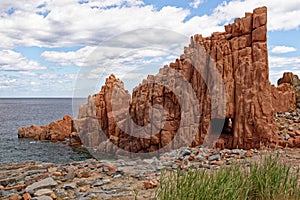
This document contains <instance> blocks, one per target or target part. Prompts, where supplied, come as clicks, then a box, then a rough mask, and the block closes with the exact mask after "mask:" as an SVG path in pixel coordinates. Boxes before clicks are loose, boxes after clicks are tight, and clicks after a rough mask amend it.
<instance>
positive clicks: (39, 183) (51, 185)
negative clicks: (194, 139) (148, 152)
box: [0, 146, 300, 200]
mask: <svg viewBox="0 0 300 200" xmlns="http://www.w3.org/2000/svg"><path fill="white" fill-rule="evenodd" d="M270 152H271V153H275V154H280V155H281V158H283V159H286V160H287V161H286V163H289V164H291V165H292V166H294V167H293V168H292V169H296V167H297V166H299V163H300V156H299V155H300V154H299V153H300V151H299V149H288V148H287V149H284V150H276V151H274V150H272V151H268V150H248V151H245V150H241V149H233V150H228V149H224V150H221V151H218V150H212V149H207V148H202V147H201V146H199V147H195V148H189V147H186V148H181V149H178V150H173V151H171V152H169V153H165V154H163V155H161V156H160V157H159V158H157V157H153V158H151V159H134V160H125V159H116V160H101V161H97V160H95V159H89V160H85V161H81V162H74V163H68V164H53V163H42V162H35V161H27V162H23V163H7V164H2V165H0V199H9V200H21V199H24V200H29V199H32V200H34V199H35V200H52V199H54V200H55V199H57V200H60V199H74V200H75V199H76V200H77V199H79V200H90V199H124V200H125V199H151V198H153V199H155V194H156V193H155V192H156V187H157V186H158V184H159V179H160V175H161V173H162V170H163V169H165V170H177V169H180V170H193V169H208V170H213V169H218V168H220V167H223V166H230V165H232V164H234V163H235V164H240V165H242V166H244V167H248V166H249V163H250V162H251V161H259V160H261V158H262V156H263V155H266V154H269V153H270Z"/></svg>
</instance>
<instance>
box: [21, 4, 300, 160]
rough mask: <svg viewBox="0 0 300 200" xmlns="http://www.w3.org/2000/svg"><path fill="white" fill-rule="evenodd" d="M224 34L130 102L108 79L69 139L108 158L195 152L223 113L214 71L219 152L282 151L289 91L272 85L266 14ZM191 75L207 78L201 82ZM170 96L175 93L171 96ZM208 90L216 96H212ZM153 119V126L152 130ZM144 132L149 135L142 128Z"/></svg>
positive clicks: (151, 80)
mask: <svg viewBox="0 0 300 200" xmlns="http://www.w3.org/2000/svg"><path fill="white" fill-rule="evenodd" d="M225 30H226V31H225V32H222V33H220V32H218V33H213V34H212V36H211V37H206V38H204V37H202V36H201V35H195V36H193V37H192V38H191V42H190V45H189V46H188V47H185V48H184V54H183V55H181V56H180V58H179V59H177V60H176V62H175V63H170V65H168V66H165V67H163V68H161V69H160V70H159V73H158V74H157V75H155V76H148V78H147V79H146V80H144V81H143V83H142V84H141V85H139V86H138V87H136V88H135V89H134V91H133V94H132V97H130V94H129V93H128V92H127V91H126V90H125V89H124V85H123V83H122V82H121V81H120V80H119V79H117V78H116V77H115V76H114V75H111V76H110V77H108V78H107V80H106V83H105V85H104V86H103V87H102V89H101V91H100V92H99V93H98V94H94V95H92V96H90V97H89V98H88V103H87V104H85V105H82V106H81V107H80V111H79V116H78V119H77V120H74V121H73V123H69V124H68V125H69V126H70V127H69V130H70V132H69V133H70V134H71V133H72V132H73V134H74V135H75V137H74V138H76V137H77V139H78V135H79V136H80V139H81V141H82V143H83V144H84V145H86V146H89V147H94V148H95V147H96V148H97V149H98V150H99V151H101V152H112V153H114V154H122V153H123V152H138V153H148V152H154V151H157V150H161V149H162V148H166V150H168V149H171V148H179V147H180V146H182V145H183V144H185V145H192V146H197V145H201V144H203V143H204V142H205V140H206V136H207V135H208V134H211V133H212V132H214V126H215V125H216V124H218V120H219V121H220V119H221V118H222V114H220V113H219V112H218V111H219V110H221V111H222V109H223V108H222V107H221V108H216V107H213V105H216V102H218V101H217V100H216V99H215V98H212V94H211V93H210V92H211V91H209V89H211V88H210V86H214V85H217V82H218V81H220V80H215V79H216V77H213V76H212V75H211V74H209V72H210V71H211V69H212V68H213V67H214V66H213V65H212V63H215V65H216V68H217V70H218V72H219V74H221V81H222V82H223V84H224V87H225V94H224V95H225V97H226V105H225V106H224V107H225V108H224V109H223V110H224V118H225V124H224V128H223V130H222V129H221V131H222V134H221V136H220V138H219V139H218V142H217V147H219V148H244V149H250V148H259V147H260V145H261V144H265V145H270V146H274V147H275V146H276V145H279V144H282V143H279V138H278V134H277V129H276V125H275V118H274V116H275V113H277V112H286V111H289V110H290V109H294V108H295V105H296V103H295V98H294V97H295V91H294V90H293V87H292V86H290V85H289V84H285V85H282V86H279V87H278V88H276V87H274V86H271V84H270V81H269V66H268V51H267V50H268V49H267V8H266V7H261V8H257V9H255V10H254V11H253V14H252V13H246V15H245V17H243V18H238V19H236V20H235V21H234V23H233V24H229V25H227V26H225ZM207 54H208V55H209V56H207ZM196 67H200V68H201V69H202V70H203V71H204V72H206V73H207V74H205V76H203V74H201V73H200V72H199V71H198V70H197V69H196ZM203 71H202V72H203ZM179 77H184V80H186V81H187V82H188V85H189V86H191V87H192V89H193V92H194V94H195V96H196V101H195V100H194V99H193V98H192V94H191V93H190V92H189V88H188V87H186V86H185V85H184V84H183V82H182V81H181V80H180V78H179ZM166 81H169V82H170V83H171V84H172V87H171V88H170V87H165V86H164V85H163V84H160V83H164V82H166ZM172 89H174V90H177V89H179V90H180V92H179V93H178V94H176V93H175V92H174V91H173V90H172ZM213 89H214V90H215V92H216V93H218V94H220V95H222V94H221V93H222V92H221V91H220V90H218V88H214V87H213ZM115 95H117V97H118V98H117V101H114V100H115V99H116V98H115V97H116V96H115ZM183 97H184V101H181V100H180V98H183ZM224 99H225V98H224ZM213 103H215V104H213ZM155 105H157V106H161V107H163V108H164V110H165V111H166V113H159V109H156V108H155ZM197 105H198V107H199V113H201V115H197V112H196V109H190V108H195V107H197ZM218 109H219V110H218ZM159 116H165V119H164V121H155V120H156V119H161V117H159ZM195 116H196V117H195ZM197 117H199V118H197ZM153 119H154V121H155V122H156V123H155V124H154V125H153V124H150V122H151V120H152V121H153ZM211 120H212V121H211ZM191 122H197V126H196V127H195V126H191ZM210 122H216V123H210ZM210 124H211V125H210ZM147 126H148V127H149V128H148V129H147V128H144V127H147ZM210 126H211V127H210ZM221 126H222V127H223V124H221ZM222 127H221V128H222ZM37 129H38V127H34V130H37ZM28 130H30V127H29V128H28V129H26V128H21V129H20V130H19V133H21V134H19V135H24V134H22V133H23V132H30V131H28ZM154 130H157V131H156V132H155V131H154ZM76 133H78V134H76ZM132 133H138V134H140V136H144V137H138V136H137V135H133V134H132ZM25 135H26V134H25ZM27 135H30V136H31V134H27ZM74 140H75V141H78V140H76V139H74Z"/></svg>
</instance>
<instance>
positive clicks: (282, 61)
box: [269, 56, 300, 84]
mask: <svg viewBox="0 0 300 200" xmlns="http://www.w3.org/2000/svg"><path fill="white" fill-rule="evenodd" d="M269 66H270V81H271V82H272V83H273V84H276V83H277V80H278V79H279V78H281V77H282V75H283V73H284V72H293V73H294V74H297V75H298V76H300V67H299V66H300V57H277V56H270V57H269Z"/></svg>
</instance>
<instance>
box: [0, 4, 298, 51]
mask: <svg viewBox="0 0 300 200" xmlns="http://www.w3.org/2000/svg"><path fill="white" fill-rule="evenodd" d="M82 2H85V3H82V4H80V3H78V1H75V0H65V1H61V0H36V1H27V0H18V1H5V2H4V3H1V5H0V12H1V18H0V26H1V30H0V38H1V46H2V47H15V46H20V45H22V46H43V47H45V46H46V47H62V46H95V45H98V44H100V43H101V42H103V41H104V40H106V39H108V38H111V37H114V36H116V35H118V34H120V33H124V32H127V31H131V30H136V29H143V28H163V29H166V30H173V31H176V32H179V33H181V34H184V35H185V36H188V37H189V36H191V35H193V34H195V33H202V34H203V35H205V36H207V35H209V34H210V33H212V32H214V31H222V30H223V26H222V25H223V24H224V23H228V22H230V21H231V20H232V19H234V18H236V17H241V16H243V15H244V12H245V11H247V12H251V11H252V10H253V9H254V8H256V7H258V6H263V5H266V6H268V9H269V23H268V24H269V30H272V31H274V30H291V29H296V28H298V27H299V26H300V20H298V16H300V2H299V1H294V0H286V1H284V2H283V1H282V0H272V1H270V0H233V1H230V2H229V3H226V2H224V3H222V4H220V5H219V6H217V8H215V9H214V10H213V13H212V14H211V15H209V16H208V15H203V16H194V17H192V18H191V19H188V20H186V19H187V17H188V16H189V14H190V11H189V10H188V9H183V8H178V7H172V6H165V7H162V8H161V9H160V10H157V9H156V8H155V7H154V6H151V5H145V4H144V3H143V1H140V0H113V1H109V0H103V1H98V0H97V1H96V0H89V1H88V0H84V1H82ZM201 2H203V0H195V1H194V2H192V4H191V5H193V6H194V7H196V6H199V3H201ZM41 5H42V6H41ZM11 8H14V10H15V11H14V13H12V14H7V11H8V10H9V9H11Z"/></svg>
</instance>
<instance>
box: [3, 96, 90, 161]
mask: <svg viewBox="0 0 300 200" xmlns="http://www.w3.org/2000/svg"><path fill="white" fill-rule="evenodd" d="M65 114H68V115H70V116H72V114H73V112H72V99H71V98H51V99H50V98H35V99H31V98H14V99H12V98H11V99H10V98H5V99H4V98H2V99H0V163H9V162H23V161H27V160H35V161H41V162H50V163H69V162H74V161H81V160H85V159H88V158H92V156H91V155H90V154H89V152H88V151H87V150H86V149H84V148H83V147H70V146H68V145H66V144H62V143H60V142H57V143H52V142H47V141H35V140H33V139H19V138H18V128H19V127H21V126H30V125H32V124H36V125H39V126H40V125H45V124H48V123H50V122H52V121H55V120H58V119H62V117H63V116H64V115H65Z"/></svg>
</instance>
